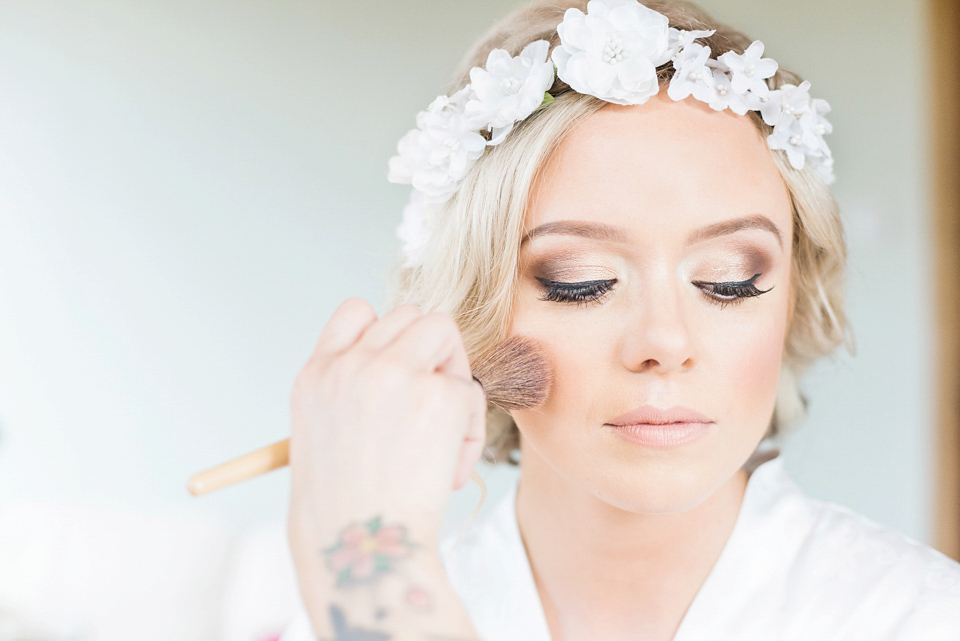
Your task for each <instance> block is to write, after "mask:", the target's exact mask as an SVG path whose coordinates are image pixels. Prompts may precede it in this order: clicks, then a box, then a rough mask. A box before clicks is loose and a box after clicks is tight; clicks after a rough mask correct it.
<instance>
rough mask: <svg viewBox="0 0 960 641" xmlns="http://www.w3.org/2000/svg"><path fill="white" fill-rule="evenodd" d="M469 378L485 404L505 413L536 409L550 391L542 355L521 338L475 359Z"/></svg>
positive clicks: (546, 365) (548, 366)
mask: <svg viewBox="0 0 960 641" xmlns="http://www.w3.org/2000/svg"><path fill="white" fill-rule="evenodd" d="M471 369H472V370H473V375H474V376H476V377H477V379H479V380H480V384H481V385H483V389H484V392H486V395H487V401H488V402H490V403H493V404H494V405H496V406H498V407H501V408H503V409H505V410H514V409H525V408H529V407H536V406H537V405H540V404H541V403H543V402H544V401H545V400H546V398H547V394H548V393H549V391H550V385H551V383H552V378H553V372H552V371H551V369H550V365H549V363H548V362H547V359H546V358H545V356H544V354H543V352H542V351H541V349H540V348H539V347H537V345H536V344H535V343H534V342H533V341H531V340H530V339H528V338H525V337H523V336H511V337H510V338H508V339H507V340H505V341H501V342H500V343H498V344H497V345H496V346H494V347H493V349H491V350H490V351H488V352H486V353H485V354H483V355H482V356H480V357H479V358H477V360H476V362H475V363H474V365H473V367H472V368H471Z"/></svg>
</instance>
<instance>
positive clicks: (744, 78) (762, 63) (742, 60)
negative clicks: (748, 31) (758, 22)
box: [718, 40, 778, 97]
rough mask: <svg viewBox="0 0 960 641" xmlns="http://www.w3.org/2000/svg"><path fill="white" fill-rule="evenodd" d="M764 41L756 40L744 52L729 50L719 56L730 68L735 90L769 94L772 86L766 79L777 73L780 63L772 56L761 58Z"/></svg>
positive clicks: (760, 94) (759, 94) (762, 94)
mask: <svg viewBox="0 0 960 641" xmlns="http://www.w3.org/2000/svg"><path fill="white" fill-rule="evenodd" d="M762 55H763V43H762V42H760V41H759V40H754V41H753V42H752V43H751V44H750V46H749V47H747V50H746V51H744V52H743V54H738V53H734V52H733V51H728V52H726V53H724V54H722V55H721V56H719V57H718V60H721V61H722V62H723V63H724V64H725V65H726V66H727V68H728V69H729V70H730V77H731V84H732V85H733V90H734V91H736V92H737V93H739V94H743V93H746V92H748V91H752V92H753V93H755V94H757V95H758V96H764V97H765V96H767V94H768V93H769V91H770V88H769V87H768V86H767V83H766V82H764V80H765V79H767V78H770V77H772V76H773V75H774V74H775V73H777V68H778V65H777V63H776V61H774V60H772V59H770V58H761V56H762Z"/></svg>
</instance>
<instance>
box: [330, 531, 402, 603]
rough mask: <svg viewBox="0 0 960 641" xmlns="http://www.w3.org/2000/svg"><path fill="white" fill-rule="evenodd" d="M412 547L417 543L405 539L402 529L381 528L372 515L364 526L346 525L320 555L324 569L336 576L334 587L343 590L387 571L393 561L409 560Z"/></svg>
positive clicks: (392, 566)
mask: <svg viewBox="0 0 960 641" xmlns="http://www.w3.org/2000/svg"><path fill="white" fill-rule="evenodd" d="M415 547H418V546H417V544H415V543H413V542H412V541H410V540H408V539H407V529H406V528H405V527H404V526H402V525H389V526H384V525H383V524H382V523H381V522H380V517H379V516H376V517H374V518H372V519H370V520H369V521H367V522H366V523H362V524H361V523H355V524H352V525H349V526H347V527H346V528H345V529H344V530H343V531H342V532H341V533H340V539H339V540H338V541H337V542H336V543H335V544H334V545H332V546H330V547H329V548H326V549H325V550H323V553H324V554H325V555H326V557H327V567H328V568H330V570H331V571H333V572H334V573H335V574H336V575H337V587H343V586H346V585H350V584H357V583H363V582H369V581H371V580H373V579H375V578H376V577H378V576H380V575H383V574H386V573H388V572H390V571H391V570H393V568H394V564H395V563H396V561H398V560H401V559H404V558H407V557H409V556H410V555H411V554H412V552H413V549H414V548H415Z"/></svg>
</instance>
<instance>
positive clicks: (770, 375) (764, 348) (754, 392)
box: [731, 322, 785, 424]
mask: <svg viewBox="0 0 960 641" xmlns="http://www.w3.org/2000/svg"><path fill="white" fill-rule="evenodd" d="M784 331H785V326H784V323H782V322H772V323H769V324H765V325H763V326H761V327H755V328H754V331H753V332H752V333H751V338H750V340H749V341H741V342H740V344H739V345H738V346H737V356H736V364H737V366H736V368H735V372H736V379H737V380H736V381H731V382H734V384H735V385H736V386H737V389H738V390H739V393H738V396H740V399H739V403H738V406H739V407H740V408H742V410H741V411H744V412H749V413H750V414H751V415H750V416H744V417H743V418H744V419H745V420H747V422H748V424H753V423H754V422H755V421H760V422H762V423H764V424H765V423H766V421H767V419H768V418H769V413H770V412H771V411H772V409H773V406H774V403H775V401H776V396H777V382H778V379H779V376H780V366H781V363H782V361H783V339H784Z"/></svg>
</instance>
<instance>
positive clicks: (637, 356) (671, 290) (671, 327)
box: [622, 279, 696, 374]
mask: <svg viewBox="0 0 960 641" xmlns="http://www.w3.org/2000/svg"><path fill="white" fill-rule="evenodd" d="M659 280H660V284H650V286H648V287H647V289H646V290H645V291H644V292H641V293H640V295H639V297H638V298H637V299H636V300H637V303H636V305H635V307H634V309H633V310H631V316H630V321H629V323H628V325H627V328H626V332H625V336H624V340H623V343H622V359H623V363H624V365H625V366H626V367H627V368H628V369H629V370H631V371H635V372H647V371H652V372H658V373H662V374H666V373H670V372H684V371H687V370H689V369H690V368H691V367H693V365H694V362H695V360H696V359H695V355H694V340H693V337H692V336H691V333H690V329H689V328H690V325H689V320H690V319H688V318H687V317H686V314H685V312H684V307H683V301H682V300H681V295H680V291H679V285H677V284H675V283H668V282H665V281H666V280H667V279H659Z"/></svg>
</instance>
